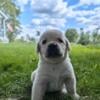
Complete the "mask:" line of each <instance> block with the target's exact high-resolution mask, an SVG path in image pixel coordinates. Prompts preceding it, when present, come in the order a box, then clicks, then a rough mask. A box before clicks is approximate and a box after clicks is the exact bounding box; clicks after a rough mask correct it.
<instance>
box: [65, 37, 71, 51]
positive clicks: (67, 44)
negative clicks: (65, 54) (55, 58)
mask: <svg viewBox="0 0 100 100" xmlns="http://www.w3.org/2000/svg"><path fill="white" fill-rule="evenodd" d="M66 48H67V49H68V51H70V42H69V40H68V39H67V38H66Z"/></svg>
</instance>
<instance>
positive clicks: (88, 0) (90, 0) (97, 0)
mask: <svg viewBox="0 0 100 100" xmlns="http://www.w3.org/2000/svg"><path fill="white" fill-rule="evenodd" d="M80 3H81V4H86V5H91V4H92V5H100V0H80Z"/></svg>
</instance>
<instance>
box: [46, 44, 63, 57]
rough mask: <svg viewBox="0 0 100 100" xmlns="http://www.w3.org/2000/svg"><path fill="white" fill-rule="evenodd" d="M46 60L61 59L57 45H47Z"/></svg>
mask: <svg viewBox="0 0 100 100" xmlns="http://www.w3.org/2000/svg"><path fill="white" fill-rule="evenodd" d="M46 56H47V57H48V58H56V57H61V53H60V50H59V48H58V46H57V44H53V43H51V44H49V45H48V48H47V55H46Z"/></svg>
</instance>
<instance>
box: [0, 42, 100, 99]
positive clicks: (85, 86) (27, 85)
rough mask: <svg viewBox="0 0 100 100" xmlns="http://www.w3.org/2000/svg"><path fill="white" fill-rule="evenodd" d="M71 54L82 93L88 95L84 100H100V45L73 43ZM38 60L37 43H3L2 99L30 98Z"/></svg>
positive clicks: (0, 60)
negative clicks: (85, 45) (31, 79)
mask: <svg viewBox="0 0 100 100" xmlns="http://www.w3.org/2000/svg"><path fill="white" fill-rule="evenodd" d="M70 57H71V59H72V63H73V65H74V69H75V73H76V77H77V88H78V92H79V94H80V95H81V96H87V98H85V99H84V100H100V47H96V46H95V47H94V46H87V47H84V46H81V45H73V46H72V50H71V52H70ZM37 62H38V57H37V54H36V45H35V44H32V43H10V44H2V43H0V98H4V97H26V98H29V97H30V92H31V81H30V76H31V72H32V71H33V70H34V69H35V68H36V66H37ZM23 100H26V99H23ZM28 100H30V99H28Z"/></svg>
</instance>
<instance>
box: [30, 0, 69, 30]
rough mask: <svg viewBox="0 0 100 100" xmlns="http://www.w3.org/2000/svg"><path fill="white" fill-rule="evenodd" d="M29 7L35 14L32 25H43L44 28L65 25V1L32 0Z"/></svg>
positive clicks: (62, 26)
mask: <svg viewBox="0 0 100 100" xmlns="http://www.w3.org/2000/svg"><path fill="white" fill-rule="evenodd" d="M31 7H32V9H33V12H35V14H34V16H36V18H34V16H33V19H32V23H33V25H37V27H39V26H40V27H44V29H46V28H51V27H52V28H53V27H54V28H57V27H58V28H64V27H65V23H66V22H67V20H66V13H67V2H64V1H63V0H55V1H54V0H32V1H31ZM47 26H48V27H47Z"/></svg>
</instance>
